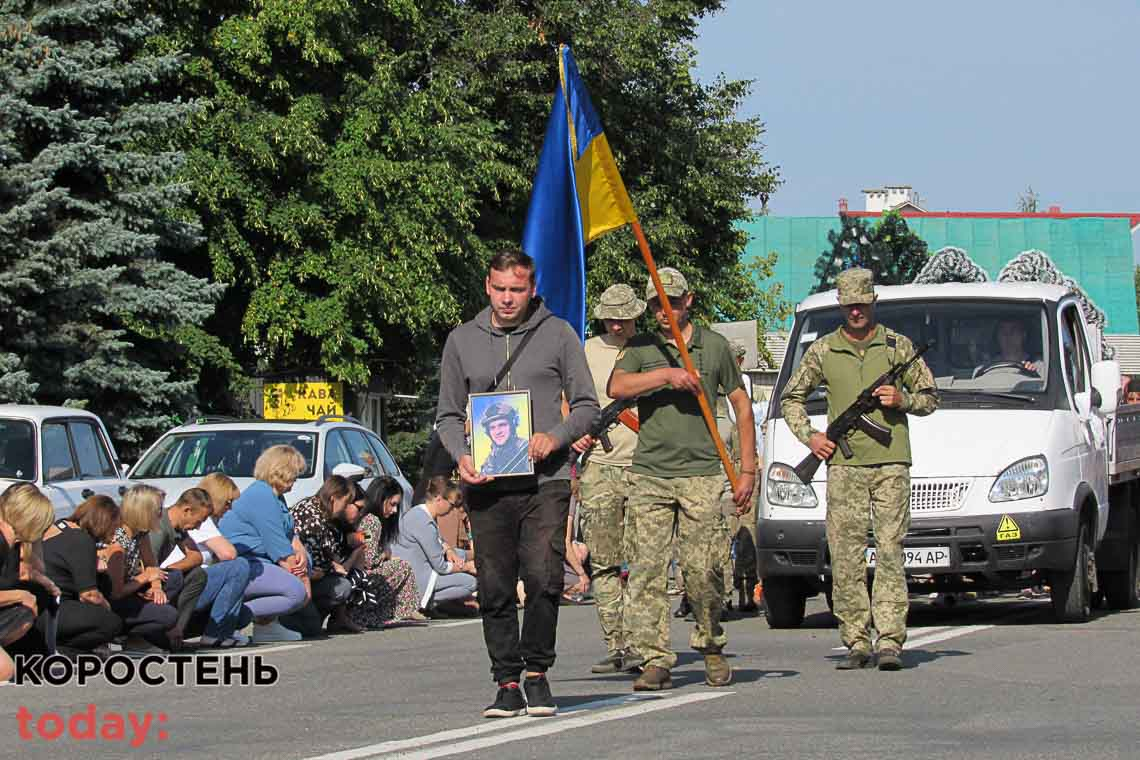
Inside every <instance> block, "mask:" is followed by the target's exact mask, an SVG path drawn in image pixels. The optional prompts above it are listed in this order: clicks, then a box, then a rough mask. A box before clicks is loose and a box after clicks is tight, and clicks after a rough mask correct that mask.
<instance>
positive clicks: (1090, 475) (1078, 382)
mask: <svg viewBox="0 0 1140 760" xmlns="http://www.w3.org/2000/svg"><path fill="white" fill-rule="evenodd" d="M1059 316H1060V333H1061V362H1062V364H1061V367H1062V374H1063V375H1064V378H1065V385H1066V389H1067V392H1068V394H1069V403H1070V406H1071V408H1072V409H1073V412H1074V415H1073V423H1074V426H1075V427H1076V430H1075V435H1074V444H1075V445H1074V448H1073V450H1072V452H1071V454H1072V455H1073V456H1075V457H1076V458H1077V460H1078V461H1079V467H1080V473H1081V479H1082V480H1083V481H1084V482H1086V483H1088V484H1089V486H1091V487H1092V489H1093V491H1094V493H1095V494H1096V497H1097V503H1098V504H1099V505H1101V506H1102V507H1103V506H1104V505H1107V504H1108V480H1107V477H1106V473H1107V472H1108V469H1107V468H1108V465H1107V462H1106V457H1107V454H1108V447H1107V445H1106V426H1105V420H1104V416H1103V415H1102V414H1101V412H1100V410H1099V409H1098V408H1095V407H1093V406H1092V405H1091V395H1092V390H1091V389H1092V382H1091V379H1090V367H1091V364H1092V362H1091V357H1090V355H1089V345H1088V336H1087V333H1086V331H1085V327H1084V319H1083V317H1082V315H1081V312H1080V309H1079V308H1078V306H1077V304H1076V303H1075V302H1069V303H1067V304H1065V305H1064V306H1063V307H1062V308H1061V312H1060V315H1059Z"/></svg>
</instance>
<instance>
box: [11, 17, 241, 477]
mask: <svg viewBox="0 0 1140 760" xmlns="http://www.w3.org/2000/svg"><path fill="white" fill-rule="evenodd" d="M149 7H150V6H149V5H147V4H144V3H141V2H136V1H134V0H75V1H74V2H38V1H34V0H0V17H2V20H0V37H2V40H0V400H3V401H9V402H38V403H44V404H68V405H74V406H80V407H86V408H88V409H90V410H92V411H94V412H96V413H98V414H100V415H101V416H103V417H104V419H105V420H106V422H107V423H108V425H109V426H110V428H111V431H112V435H113V436H114V437H115V439H116V442H117V443H118V444H119V446H120V448H121V449H122V450H124V453H125V454H127V455H129V454H131V453H134V451H136V450H137V448H138V447H139V446H141V445H143V444H146V443H149V441H150V440H152V439H153V437H154V436H155V435H156V434H158V433H159V432H161V431H162V430H163V429H164V428H166V427H168V426H169V425H171V424H172V423H173V422H174V421H175V420H176V419H177V418H178V417H179V416H182V415H186V414H189V413H192V412H193V411H194V409H195V406H196V400H195V386H196V383H197V380H198V377H197V374H198V372H199V371H200V369H201V368H202V366H203V365H204V364H205V363H208V362H210V361H213V360H214V359H213V358H212V355H213V354H215V353H216V352H218V351H219V350H220V349H219V348H218V346H217V344H216V342H214V341H211V339H210V338H209V337H208V336H206V335H204V334H203V333H202V332H201V331H200V330H199V329H198V328H197V325H199V324H200V323H201V322H202V321H203V320H205V319H206V318H207V317H208V316H210V314H211V313H212V312H213V308H214V306H213V304H214V302H215V301H216V300H217V298H218V297H219V295H220V287H219V286H214V285H210V284H208V283H207V282H206V281H204V280H201V279H199V278H196V277H193V276H191V275H189V274H187V273H185V272H184V271H183V270H182V269H181V268H180V267H179V266H178V265H176V263H175V262H177V261H179V260H185V258H186V257H189V256H192V255H193V254H194V251H195V248H196V246H197V244H198V242H199V241H198V228H197V227H196V225H195V224H194V223H193V222H192V221H190V219H189V218H188V217H187V215H186V214H185V213H181V212H179V208H180V207H182V206H183V204H184V202H185V200H186V197H187V188H186V187H184V186H183V185H181V184H178V183H177V182H176V181H175V180H174V179H173V178H174V176H175V174H176V172H177V171H178V169H179V167H180V165H181V164H182V161H183V155H182V154H181V153H180V152H178V151H176V150H172V149H170V147H169V145H168V144H166V142H165V135H168V134H170V133H171V131H172V130H173V128H174V127H175V126H176V125H177V124H180V123H182V122H183V121H184V120H185V119H186V118H187V116H188V114H189V112H190V111H191V109H192V108H193V107H194V106H193V104H192V103H189V102H183V101H181V100H179V99H164V98H163V97H162V96H161V95H159V94H157V93H160V92H161V91H162V88H163V87H164V86H165V85H166V83H169V82H170V81H172V79H173V78H174V77H176V76H177V73H178V71H179V68H180V67H181V65H182V61H181V60H180V59H179V58H178V57H177V56H175V55H166V54H157V55H156V54H151V53H149V52H148V51H147V50H146V45H147V42H148V39H150V38H152V37H153V36H154V35H155V34H157V33H158V32H159V30H160V26H161V24H160V22H159V20H158V19H157V17H155V16H154V15H153V14H151V13H149V11H148V8H149ZM222 356H223V357H224V352H223V353H222Z"/></svg>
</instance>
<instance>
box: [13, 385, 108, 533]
mask: <svg viewBox="0 0 1140 760" xmlns="http://www.w3.org/2000/svg"><path fill="white" fill-rule="evenodd" d="M122 472H123V467H122V465H121V464H120V463H119V458H118V456H117V455H116V454H115V447H114V446H113V445H112V444H111V436H110V435H108V434H107V428H106V427H104V426H103V422H102V421H101V420H100V419H99V418H98V417H97V416H95V415H94V414H92V413H91V412H86V411H83V410H82V409H72V408H70V407H63V406H35V405H19V404H0V491H3V490H4V489H5V488H7V487H8V486H9V485H11V484H13V483H19V482H28V483H35V484H36V485H37V486H39V488H40V490H41V491H43V492H44V493H45V494H46V495H47V496H48V498H50V499H51V503H52V506H53V507H54V508H55V515H56V517H67V516H68V515H70V514H71V513H72V512H73V511H74V510H75V507H76V506H77V505H78V504H79V502H81V501H83V500H84V499H86V498H87V497H88V496H93V495H95V494H103V495H104V496H110V497H111V498H112V499H114V500H115V501H116V502H118V501H119V500H120V499H121V498H122V495H123V494H124V493H125V492H126V490H127V489H128V488H130V486H131V482H130V481H129V480H127V479H126V478H125V477H123V474H122Z"/></svg>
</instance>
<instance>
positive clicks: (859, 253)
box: [812, 211, 929, 293]
mask: <svg viewBox="0 0 1140 760" xmlns="http://www.w3.org/2000/svg"><path fill="white" fill-rule="evenodd" d="M839 219H840V222H841V226H840V228H839V230H837V231H836V230H832V231H831V232H829V233H827V240H828V242H830V243H831V250H828V251H824V252H823V253H821V254H820V256H819V258H818V259H817V260H816V263H815V277H816V285H815V288H814V289H813V290H812V292H813V293H822V292H824V291H826V290H832V289H833V288H835V278H836V277H837V276H838V275H839V273H840V272H842V271H843V270H845V269H851V268H852V267H863V268H865V269H870V270H871V272H872V274H873V275H874V278H875V283H876V284H878V285H906V284H908V283H911V282H914V280H915V278H916V277H917V276H918V275H919V273H920V272H922V269H923V267H924V266H925V265H926V263H927V261H928V259H929V254H928V252H927V246H926V241H924V240H923V239H922V238H920V237H919V236H918V235H915V234H914V233H913V232H911V231H910V228H909V227H907V224H906V220H905V219H903V217H902V215H901V214H899V213H898V212H894V211H888V212H887V213H885V214H883V215H882V216H881V217H880V218H879V221H878V223H877V224H875V225H874V226H870V225H868V224H867V223H866V221H864V219H863V217H857V216H849V215H847V214H840V215H839Z"/></svg>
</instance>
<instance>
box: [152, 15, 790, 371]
mask: <svg viewBox="0 0 1140 760" xmlns="http://www.w3.org/2000/svg"><path fill="white" fill-rule="evenodd" d="M172 2H173V11H172V13H173V16H172V17H173V19H174V28H173V30H172V33H171V34H170V35H169V36H168V37H167V38H165V40H164V41H163V44H165V45H166V46H168V48H169V49H171V50H177V49H184V50H187V51H189V53H190V55H191V62H190V65H189V67H188V69H187V79H186V82H185V85H184V86H185V87H186V89H187V90H188V91H189V92H191V93H192V94H193V95H195V96H197V97H201V98H203V99H205V101H206V103H207V107H206V108H205V109H204V110H203V111H202V112H201V114H200V115H199V116H198V117H197V118H196V119H195V121H194V123H193V124H192V125H191V127H190V128H188V129H187V130H186V131H185V134H184V137H183V139H184V145H185V146H186V148H187V150H188V152H189V155H190V160H189V163H188V165H187V169H186V177H187V178H188V180H189V181H190V183H191V185H192V187H193V190H194V195H195V207H196V208H197V210H198V211H199V212H200V214H201V217H202V219H203V223H204V225H205V230H206V236H207V240H208V251H209V259H208V263H207V262H206V261H203V262H202V265H201V267H200V269H198V270H196V271H197V272H198V273H199V274H202V275H207V274H208V275H210V276H212V277H214V278H215V279H216V280H217V281H219V282H224V283H227V284H230V285H231V286H232V287H231V289H230V290H229V291H228V293H227V295H226V298H225V300H224V301H223V303H222V304H221V306H220V307H219V312H218V316H217V317H216V318H215V319H214V321H213V322H211V325H212V327H213V329H215V330H216V331H217V333H218V334H219V335H220V336H222V337H223V339H224V340H225V341H226V344H227V345H228V346H230V348H231V349H233V350H234V351H235V352H236V353H237V354H238V355H239V356H240V358H241V360H242V362H243V364H244V365H245V366H246V367H247V368H249V369H251V370H258V369H260V370H269V369H272V370H275V371H283V370H285V371H287V370H290V369H294V370H297V371H302V370H304V371H313V370H318V371H323V372H325V373H327V374H329V375H331V376H332V377H334V378H337V379H342V380H345V381H347V382H349V383H350V384H353V385H357V386H360V385H364V384H365V383H367V382H368V381H369V380H370V379H371V377H372V376H373V374H374V373H376V372H380V373H382V374H383V375H384V376H385V380H386V381H387V382H388V384H389V385H390V386H395V385H399V386H400V387H402V388H406V389H407V390H409V391H413V392H416V391H419V390H420V389H421V388H422V387H423V386H424V384H425V383H426V382H428V380H429V378H430V376H431V374H432V368H431V364H432V362H433V361H434V360H435V359H436V357H438V353H439V350H440V345H441V341H442V338H443V336H444V335H445V334H446V332H447V331H448V330H449V329H450V328H451V327H453V326H454V325H455V324H456V323H458V322H459V321H460V320H462V319H464V318H468V317H470V316H471V315H472V314H474V313H475V312H476V311H477V310H478V309H479V308H481V307H482V305H483V304H484V301H485V297H484V295H483V292H482V280H483V277H484V273H485V265H486V261H487V259H488V257H489V255H490V253H491V252H492V251H493V250H496V249H498V248H501V247H503V246H517V244H518V240H519V239H520V236H521V231H522V226H523V222H524V218H525V213H526V208H527V202H528V199H529V194H530V189H531V181H532V178H533V175H534V171H535V167H536V165H537V160H538V155H539V150H540V147H541V144H542V138H543V133H544V127H545V123H546V118H547V116H548V114H549V111H550V102H551V94H552V93H553V91H554V88H555V86H556V83H557V81H558V73H557V63H556V57H555V50H556V45H557V43H559V42H569V43H571V44H572V45H573V46H574V52H575V57H576V58H577V60H578V63H579V66H580V67H581V70H582V74H583V76H584V77H585V80H586V83H587V86H588V87H589V88H590V91H591V94H592V95H593V98H594V100H595V103H596V104H597V106H598V108H599V111H600V112H601V115H602V119H603V122H604V123H605V125H606V132H607V135H608V137H609V139H610V142H611V145H612V146H613V148H614V150H615V153H616V155H617V159H618V162H619V165H620V167H621V170H622V174H623V177H624V178H625V181H626V183H627V185H628V187H629V189H630V191H631V194H632V197H633V200H634V204H635V206H636V207H637V210H638V213H639V215H640V216H641V218H642V220H643V224H644V227H645V230H646V233H647V235H648V236H649V238H650V240H651V242H652V245H653V249H654V253H655V255H656V257H657V259H658V263H659V264H660V265H661V266H667V265H672V266H678V267H679V268H681V269H682V270H683V271H685V273H686V274H687V275H688V276H689V279H690V282H691V283H692V284H693V286H694V289H695V290H696V292H697V294H698V307H697V308H698V310H699V312H700V316H702V317H705V318H717V319H720V318H724V319H748V318H757V317H763V316H764V315H765V309H767V308H768V303H767V301H766V300H765V295H766V294H765V292H764V291H763V290H762V289H761V288H760V287H759V286H758V285H757V283H756V281H755V280H754V279H753V278H752V277H751V276H750V273H749V272H748V271H747V269H746V267H745V266H744V265H743V264H742V263H741V261H740V255H741V253H742V251H743V249H744V245H745V242H746V240H745V235H744V233H743V232H741V231H740V230H739V229H738V228H737V226H736V224H735V223H736V222H737V221H739V220H741V219H744V218H746V217H747V216H748V214H749V211H748V207H747V203H748V200H749V198H751V197H753V196H755V195H758V194H759V193H760V192H761V190H762V189H763V187H764V186H763V184H762V177H763V174H764V171H765V168H766V167H765V164H764V161H763V159H762V155H761V150H762V146H761V144H760V143H759V138H760V136H761V134H762V132H763V126H762V124H761V123H760V122H759V121H757V120H755V119H751V120H741V119H738V118H737V117H736V111H737V109H738V107H739V106H740V104H741V102H742V100H743V98H744V97H745V95H746V94H747V92H748V88H749V84H748V83H746V82H732V81H725V80H723V79H721V80H718V81H716V82H714V83H712V84H709V85H702V84H700V83H698V82H696V81H694V79H693V77H692V74H691V69H692V66H693V63H694V57H695V52H694V48H693V46H692V40H693V39H694V36H695V31H696V24H697V22H698V20H699V19H700V17H701V16H703V15H705V14H707V13H711V12H714V11H716V10H718V9H719V8H720V7H721V5H722V2H721V0H703V1H702V0H670V1H669V2H661V1H655V2H649V3H646V2H642V1H641V0H544V1H543V0H539V1H537V2H536V1H535V0H495V1H494V2H491V0H474V1H471V2H455V0H420V1H419V2H411V1H410V0H359V1H357V2H348V0H329V1H328V2H321V3H297V2H294V1H293V0H258V1H257V2H254V1H253V0H224V1H223V0H172ZM587 255H588V271H589V275H588V290H589V294H590V296H591V297H596V296H597V295H598V294H600V292H601V291H602V290H603V289H604V288H605V287H607V286H608V285H610V284H612V283H614V282H620V281H624V282H630V283H632V284H634V285H641V284H642V283H643V282H644V280H645V277H646V275H645V270H644V266H643V264H642V263H641V260H640V256H639V255H638V253H637V248H636V244H635V241H634V238H633V236H632V234H631V233H630V232H629V231H624V232H619V233H615V234H613V235H608V236H606V237H605V238H603V239H602V240H600V241H599V242H598V243H597V244H595V245H593V246H591V248H590V250H589V251H588V254H587Z"/></svg>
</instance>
